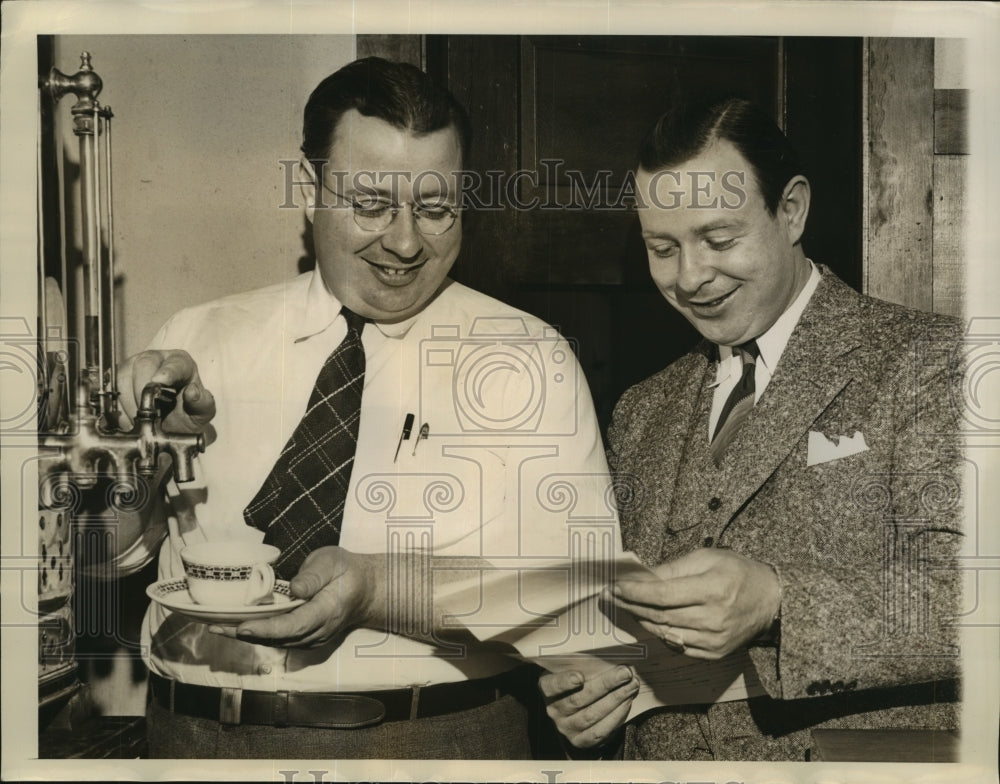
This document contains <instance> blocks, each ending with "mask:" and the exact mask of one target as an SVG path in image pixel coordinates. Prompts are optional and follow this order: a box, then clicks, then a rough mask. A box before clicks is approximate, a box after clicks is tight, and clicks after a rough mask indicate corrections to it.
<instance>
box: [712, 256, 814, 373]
mask: <svg viewBox="0 0 1000 784" xmlns="http://www.w3.org/2000/svg"><path fill="white" fill-rule="evenodd" d="M821 277H822V276H821V275H820V272H819V268H818V267H817V266H816V265H815V264H813V262H812V260H809V278H808V279H807V280H806V285H805V286H803V287H802V291H800V292H799V295H798V296H797V297H796V298H795V300H794V301H793V302H792V304H791V305H789V306H788V308H786V310H785V312H784V313H782V314H781V315H780V316H778V320H777V321H775V322H774V323H773V324H772V325H771V327H770V328H769V329H768V330H767V332H765V333H764V334H763V335H760V336H759V337H758V338H757V348H758V349H760V357H759V358H758V359H759V361H760V362H763V363H764V367H765V368H767V371H768V372H769V373H771V374H772V375H773V374H774V369H775V368H776V367H777V365H778V360H779V359H781V355H782V353H784V351H785V346H787V345H788V341H789V339H791V337H792V332H794V331H795V325H796V324H798V323H799V319H800V318H801V317H802V311H804V310H805V309H806V305H808V304H809V300H810V299H811V298H812V295H813V292H815V291H816V287H817V286H818V285H819V281H820V278H821ZM732 356H733V349H732V348H731V347H730V346H719V368H718V370H717V371H716V376H715V382H714V383H713V384H712V385H711V386H713V387H715V386H718V385H719V384H721V383H722V382H723V381H725V380H726V379H727V378H729V376H730V375H731V374H732V373H738V372H742V362H739V363H734V362H730V359H731V358H732Z"/></svg>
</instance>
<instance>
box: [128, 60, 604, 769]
mask: <svg viewBox="0 0 1000 784" xmlns="http://www.w3.org/2000/svg"><path fill="white" fill-rule="evenodd" d="M467 143H468V129H467V120H466V118H465V114H464V111H463V109H462V108H461V106H459V105H458V104H457V102H455V100H454V98H453V97H452V96H451V95H450V94H448V93H447V92H445V91H443V90H441V89H439V88H437V87H435V86H434V85H433V84H432V83H431V81H430V80H429V79H428V77H427V76H426V75H425V74H423V73H422V72H420V71H419V70H418V69H416V68H413V67H412V66H408V65H402V64H397V63H389V62H387V61H384V60H380V59H378V58H368V59H366V60H360V61H357V62H355V63H352V64H350V65H348V66H345V67H344V68H343V69H341V70H340V71H338V72H337V73H335V74H333V75H332V76H331V77H328V78H327V79H326V80H324V81H323V82H322V83H321V84H320V85H319V86H318V87H317V88H316V90H315V91H314V92H313V94H312V96H311V98H310V100H309V103H308V105H307V107H306V111H305V123H304V141H303V146H302V150H303V159H302V161H301V170H300V177H299V179H300V180H301V181H302V182H301V183H300V184H301V187H302V191H303V195H304V198H305V203H306V210H307V217H308V218H309V220H310V221H311V222H312V226H313V238H314V245H315V249H316V259H317V267H316V270H315V271H314V272H312V273H306V274H304V275H301V276H299V277H298V278H296V279H294V280H292V281H289V282H287V283H282V284H278V285H276V286H272V287H269V288H266V289H262V290H259V291H253V292H249V293H246V294H237V295H234V296H231V297H227V298H225V299H222V300H219V301H216V302H211V303H208V304H205V305H200V306H196V307H193V308H190V309H187V310H185V311H182V312H181V313H179V314H177V315H176V316H174V317H173V318H172V319H171V320H170V321H169V322H168V323H167V324H166V325H165V326H164V327H163V329H161V331H160V333H159V334H158V335H157V337H156V338H155V339H154V342H153V345H152V346H151V348H150V350H149V351H147V352H144V353H143V354H140V355H137V356H136V357H134V358H132V359H131V360H130V361H129V362H128V363H127V365H126V367H125V368H123V371H122V374H121V379H122V387H123V397H124V398H125V399H124V400H123V406H124V407H125V408H126V410H130V411H134V401H133V400H129V399H128V397H129V396H130V395H135V396H136V397H137V396H138V393H139V391H140V390H141V389H142V388H143V386H144V385H145V384H146V383H147V382H148V381H154V382H160V383H163V384H165V385H168V386H173V387H175V388H177V389H178V390H180V394H179V395H178V403H177V405H176V407H175V409H174V410H173V411H172V412H171V413H170V414H169V416H168V417H167V418H166V420H165V422H164V426H165V429H166V430H178V431H204V432H205V433H206V435H207V437H208V440H209V446H208V448H207V450H206V452H205V453H204V455H202V456H200V457H199V459H198V460H197V461H196V462H197V466H196V468H197V478H196V481H195V482H192V483H186V484H179V485H172V486H171V487H170V489H169V515H168V517H167V525H168V526H169V536H168V538H167V540H166V541H165V543H164V544H163V546H162V547H161V548H160V551H159V576H160V578H161V579H163V580H165V579H170V578H177V577H180V576H182V575H183V567H182V565H181V563H180V559H179V553H180V551H181V550H182V549H183V548H184V547H185V546H187V545H190V544H192V543H195V542H199V541H205V540H210V541H214V540H232V539H247V540H251V541H260V540H261V538H262V536H263V532H262V530H260V529H259V528H258V527H255V526H253V525H250V524H249V523H248V522H247V519H248V516H246V515H245V510H247V508H248V506H249V505H250V504H251V501H252V500H253V499H255V495H256V494H257V493H258V490H259V489H260V488H261V487H262V485H263V484H264V483H265V480H266V479H267V477H268V475H269V473H270V472H271V471H272V468H273V467H274V466H275V464H276V461H277V460H278V457H279V454H280V453H281V452H282V449H283V447H284V446H285V444H286V443H287V442H288V441H289V439H290V437H291V436H292V434H293V432H294V431H296V427H297V425H298V424H299V422H300V420H301V419H303V412H304V411H305V410H306V408H307V402H308V401H309V400H310V395H311V393H312V391H313V386H314V382H317V377H318V376H319V374H320V369H321V368H322V367H323V366H324V363H325V362H326V360H327V358H328V357H329V356H331V355H332V354H333V353H334V352H336V351H338V350H339V348H340V347H341V346H342V345H344V344H346V343H347V341H348V338H350V337H351V336H355V337H356V335H357V334H360V341H361V344H362V347H363V355H364V374H363V375H364V381H363V392H362V394H361V407H360V419H359V420H358V422H357V436H356V439H357V447H356V450H355V452H354V454H353V465H352V466H349V469H348V470H349V474H348V475H349V479H350V483H349V487H348V488H347V492H346V496H345V497H343V498H342V499H341V500H340V503H343V516H342V519H341V518H340V516H339V515H338V516H337V519H336V520H335V524H336V527H337V528H338V529H339V530H338V531H337V532H336V536H335V538H334V539H332V540H330V544H327V545H325V546H322V547H319V548H318V549H315V550H314V551H313V552H311V553H301V554H295V558H293V559H292V560H291V561H290V562H288V563H285V564H284V568H286V569H288V570H289V571H288V573H287V576H288V577H289V578H291V577H292V576H293V575H296V573H297V576H295V577H294V579H293V580H292V582H291V591H292V593H293V594H294V595H295V596H298V597H303V598H307V599H308V600H309V601H307V602H306V603H305V604H304V605H302V606H301V607H299V608H297V609H294V610H292V611H291V612H289V613H287V614H285V615H281V616H277V617H274V618H270V619H266V620H258V621H248V622H245V623H243V624H241V625H240V626H239V627H223V626H218V627H216V626H212V625H206V624H204V623H200V622H196V621H193V620H190V619H188V618H186V617H184V616H182V615H180V614H177V613H170V612H169V611H167V610H166V609H165V608H164V607H162V606H160V605H159V604H157V603H154V604H153V605H152V606H151V607H150V609H149V611H148V613H147V617H146V619H145V623H144V630H143V643H144V645H145V646H146V650H147V651H148V665H149V668H150V673H151V674H150V687H151V695H152V696H151V701H150V708H149V714H148V720H149V740H150V750H151V754H152V756H154V757H177V756H191V757H237V758H240V757H263V758H317V757H319V758H455V759H461V758H477V757H484V758H485V757H500V758H525V757H529V756H531V740H532V739H531V738H530V737H529V731H528V711H527V709H526V707H525V705H524V704H522V703H523V702H525V699H526V698H525V697H524V696H523V695H522V694H521V688H522V686H524V685H527V688H528V691H529V692H530V691H531V690H534V689H535V683H534V681H533V679H529V682H527V683H526V684H525V678H524V672H523V670H519V669H517V668H515V667H514V664H515V662H514V660H512V659H510V658H508V657H506V656H503V655H501V653H499V652H496V651H491V650H487V649H486V648H484V647H481V646H477V645H473V644H470V643H469V639H471V637H470V638H469V639H464V638H462V637H461V635H459V634H457V633H456V632H455V631H454V630H451V631H447V630H445V629H444V628H443V627H444V626H445V624H444V622H443V619H442V617H441V613H440V612H439V611H438V610H437V609H436V608H435V605H434V590H433V588H434V586H437V585H440V584H441V583H443V582H446V581H448V580H452V579H456V578H458V577H462V576H465V577H468V576H469V575H471V574H474V572H475V569H477V568H478V567H479V566H480V565H481V563H482V560H483V559H487V560H488V559H491V558H498V557H509V556H526V557H566V556H567V555H568V554H569V553H570V552H571V549H570V537H571V536H573V535H575V534H574V530H576V529H574V525H571V522H574V521H575V520H576V518H583V519H585V520H589V521H591V523H590V524H591V525H597V526H603V527H604V528H605V529H611V530H613V532H614V541H617V539H618V532H617V520H616V513H615V509H614V502H613V500H612V499H611V497H610V495H609V492H608V490H609V486H610V485H609V479H608V474H607V464H606V462H605V457H604V452H603V447H602V443H601V439H600V434H599V431H598V427H597V424H596V418H595V415H594V411H593V405H592V403H591V400H590V395H589V392H588V390H587V386H586V382H585V380H584V378H583V376H582V373H581V372H580V369H579V366H578V364H577V362H576V358H575V357H574V355H573V353H572V351H571V349H570V347H569V345H568V344H567V343H566V341H565V340H563V339H562V338H561V337H560V336H559V335H558V334H557V333H556V332H555V331H554V330H553V329H552V328H551V327H548V326H547V325H546V324H544V323H542V322H541V321H539V320H538V319H536V318H534V317H532V316H529V315H528V314H525V313H522V312H520V311H516V310H514V309H513V308H510V307H508V306H506V305H504V304H503V303H501V302H498V301H496V300H494V299H491V298H489V297H486V296H484V295H482V294H478V293H477V292H474V291H472V290H470V289H468V288H466V287H464V286H462V285H460V284H458V283H455V282H453V281H451V280H449V279H448V277H447V275H448V272H449V270H450V268H451V266H452V264H453V263H454V262H455V260H456V258H457V256H458V254H459V251H460V245H461V237H462V234H461V224H462V221H461V210H460V199H461V194H460V193H459V187H458V182H459V173H460V171H461V168H462V162H463V153H464V151H465V148H466V146H467ZM352 314H354V315H356V316H358V317H361V319H363V320H364V323H363V324H361V325H360V326H351V323H350V322H349V318H353V316H352ZM355 323H356V322H355ZM355 329H356V330H357V332H355V331H354V330H355ZM554 483H564V484H565V483H569V484H570V485H571V486H572V487H573V488H574V491H575V497H574V503H573V504H572V505H570V506H567V505H566V504H565V503H558V502H556V501H554V500H553V499H552V496H551V494H549V493H547V488H550V487H552V486H553V484H554ZM279 485H280V482H279ZM334 503H336V502H335V501H334V500H329V501H328V500H325V499H320V501H319V502H318V503H317V506H318V507H320V508H323V507H329V506H332V505H333V504H334ZM268 522H269V521H265V523H264V525H265V527H266V526H267V524H268ZM294 523H297V521H293V524H294ZM153 524H155V522H154V523H153ZM306 524H307V521H302V525H303V526H305V525H306ZM577 533H579V532H578V530H577ZM302 556H305V559H304V561H303V558H302ZM150 557H152V554H150ZM283 557H284V556H283ZM475 610H476V608H475V607H474V606H473V607H469V608H468V611H469V612H468V615H467V617H466V618H465V620H466V621H467V622H470V621H471V622H474V621H475V615H474V613H475Z"/></svg>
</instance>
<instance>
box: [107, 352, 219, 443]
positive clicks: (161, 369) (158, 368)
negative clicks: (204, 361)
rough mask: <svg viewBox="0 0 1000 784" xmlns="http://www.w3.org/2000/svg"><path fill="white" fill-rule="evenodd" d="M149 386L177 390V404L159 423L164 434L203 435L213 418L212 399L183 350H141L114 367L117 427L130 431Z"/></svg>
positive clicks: (209, 438)
mask: <svg viewBox="0 0 1000 784" xmlns="http://www.w3.org/2000/svg"><path fill="white" fill-rule="evenodd" d="M149 383H157V384H162V385H163V386H165V387H171V388H173V389H176V390H177V391H178V395H177V403H176V405H175V406H174V408H173V410H172V411H171V412H170V413H169V414H168V415H167V416H166V417H165V418H164V420H163V432H165V433H205V437H206V440H207V441H211V428H208V427H207V426H208V423H209V422H211V421H212V418H213V417H214V416H215V397H214V396H213V395H212V393H211V392H210V391H209V390H207V389H206V388H205V387H204V386H203V385H202V383H201V378H200V377H199V375H198V365H197V364H196V363H195V361H194V360H193V359H192V358H191V355H190V354H188V353H187V352H186V351H179V350H167V351H143V352H141V353H139V354H135V355H133V356H131V357H129V358H128V359H126V360H125V361H124V362H123V363H122V364H121V366H119V368H118V390H119V395H120V397H119V404H120V407H121V418H120V420H121V421H120V423H119V424H120V426H121V427H122V429H123V430H130V429H131V428H132V424H133V422H134V421H135V414H136V410H137V409H138V407H139V405H138V403H139V400H140V398H141V397H142V390H143V388H144V387H145V386H146V384H149Z"/></svg>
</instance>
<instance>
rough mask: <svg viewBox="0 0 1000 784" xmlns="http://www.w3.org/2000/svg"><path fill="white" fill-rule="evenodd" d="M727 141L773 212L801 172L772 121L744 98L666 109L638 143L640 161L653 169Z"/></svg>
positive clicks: (671, 163) (792, 151)
mask: <svg viewBox="0 0 1000 784" xmlns="http://www.w3.org/2000/svg"><path fill="white" fill-rule="evenodd" d="M719 139H725V140H727V141H729V142H730V143H731V144H732V145H733V146H734V147H735V148H736V149H737V150H739V152H740V155H742V156H743V157H744V158H745V159H746V161H747V163H749V164H750V169H751V174H752V175H753V178H754V180H755V181H756V182H757V187H758V188H760V192H761V195H762V196H763V197H764V205H765V206H766V207H767V210H768V212H769V213H770V214H771V215H774V214H775V212H776V210H777V208H778V202H779V201H780V200H781V194H782V193H783V192H784V189H785V186H786V185H787V184H788V181H789V180H790V179H792V177H794V176H795V175H797V174H802V168H801V164H800V163H799V156H798V154H797V153H796V152H795V150H794V148H793V147H792V145H791V144H790V143H789V141H788V138H787V137H786V136H785V134H784V133H782V132H781V129H780V128H779V127H778V126H777V125H776V124H775V122H774V120H773V119H772V118H771V117H770V116H769V115H768V113H767V112H765V111H764V110H763V109H761V108H760V106H758V105H757V104H755V103H753V102H751V101H747V100H745V99H743V98H726V99H724V100H721V101H714V102H708V101H706V102H701V103H698V102H686V103H683V104H681V105H679V106H678V107H676V108H674V109H671V110H670V111H668V112H666V113H665V114H664V115H663V116H661V117H660V119H659V120H657V121H656V123H655V124H654V125H653V127H652V128H651V129H650V130H649V132H648V133H647V134H646V136H645V138H644V139H643V140H642V143H641V145H640V146H639V165H640V167H642V168H643V169H645V170H646V171H648V172H650V173H652V172H657V171H660V170H662V169H671V168H673V167H676V166H679V165H680V164H682V163H685V162H687V161H690V160H691V159H692V158H694V157H695V156H697V155H698V154H700V153H701V152H702V151H703V150H705V148H707V147H708V146H709V145H710V144H712V143H713V142H714V141H716V140H719Z"/></svg>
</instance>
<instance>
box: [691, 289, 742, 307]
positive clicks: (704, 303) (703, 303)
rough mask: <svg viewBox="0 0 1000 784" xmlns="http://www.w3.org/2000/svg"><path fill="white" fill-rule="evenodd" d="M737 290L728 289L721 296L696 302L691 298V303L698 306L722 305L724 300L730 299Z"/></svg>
mask: <svg viewBox="0 0 1000 784" xmlns="http://www.w3.org/2000/svg"><path fill="white" fill-rule="evenodd" d="M735 291H736V289H733V290H732V291H727V292H726V293H725V294H723V295H722V296H721V297H717V298H715V299H709V300H703V301H701V302H695V301H693V300H691V305H692V306H693V307H696V308H714V307H715V306H716V305H721V304H722V303H723V302H725V301H726V300H727V299H729V298H730V297H731V296H732V295H733V293H734V292H735Z"/></svg>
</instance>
